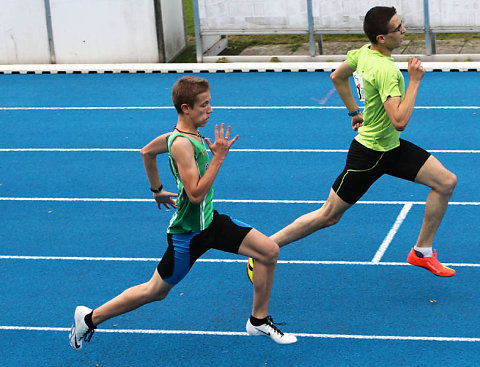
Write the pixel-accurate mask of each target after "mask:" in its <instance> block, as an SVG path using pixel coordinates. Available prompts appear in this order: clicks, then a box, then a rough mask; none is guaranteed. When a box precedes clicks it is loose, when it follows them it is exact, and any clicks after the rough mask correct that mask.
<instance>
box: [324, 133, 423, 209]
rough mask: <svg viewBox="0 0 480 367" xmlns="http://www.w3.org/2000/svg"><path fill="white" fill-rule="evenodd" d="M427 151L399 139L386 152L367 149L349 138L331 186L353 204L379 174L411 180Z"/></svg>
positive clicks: (341, 196) (421, 164)
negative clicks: (340, 168) (340, 166)
mask: <svg viewBox="0 0 480 367" xmlns="http://www.w3.org/2000/svg"><path fill="white" fill-rule="evenodd" d="M428 157H430V153H428V152H427V151H426V150H424V149H422V148H420V147H418V146H417V145H415V144H413V143H410V142H409V141H406V140H403V139H400V146H398V147H397V148H394V149H392V150H389V151H387V152H378V151H376V150H372V149H369V148H367V147H365V146H364V145H362V144H360V143H359V142H358V141H356V140H355V139H353V141H352V144H351V145H350V149H349V150H348V155H347V161H346V164H345V168H344V170H343V172H342V173H341V174H340V175H339V176H338V177H337V179H336V180H335V182H334V184H333V186H332V189H333V190H334V191H335V192H336V194H337V195H338V196H339V197H340V198H341V199H342V200H343V201H345V202H347V203H349V204H355V203H356V202H357V201H358V200H359V199H360V198H361V197H362V196H363V194H365V193H366V192H367V190H368V189H369V188H370V186H372V184H373V183H374V182H375V181H376V180H378V179H379V178H380V177H381V176H382V175H383V174H387V175H390V176H394V177H398V178H401V179H404V180H408V181H414V180H415V177H417V174H418V171H420V168H422V166H423V165H424V163H425V162H426V161H427V159H428Z"/></svg>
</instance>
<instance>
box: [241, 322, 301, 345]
mask: <svg viewBox="0 0 480 367" xmlns="http://www.w3.org/2000/svg"><path fill="white" fill-rule="evenodd" d="M246 329H247V334H248V335H264V336H268V337H270V338H271V339H272V340H273V341H274V342H275V343H278V344H292V343H296V342H297V337H296V336H295V335H292V334H287V333H284V332H283V331H282V330H280V329H279V328H278V327H277V326H276V325H275V323H274V322H273V320H272V316H267V321H266V322H265V323H264V324H262V325H260V326H254V325H252V323H251V322H250V318H249V319H248V321H247V325H246Z"/></svg>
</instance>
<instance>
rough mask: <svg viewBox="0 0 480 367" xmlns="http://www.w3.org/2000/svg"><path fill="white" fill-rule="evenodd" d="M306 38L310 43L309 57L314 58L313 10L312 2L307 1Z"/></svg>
mask: <svg viewBox="0 0 480 367" xmlns="http://www.w3.org/2000/svg"><path fill="white" fill-rule="evenodd" d="M307 13H308V37H309V41H310V56H315V35H314V34H313V8H312V0H307Z"/></svg>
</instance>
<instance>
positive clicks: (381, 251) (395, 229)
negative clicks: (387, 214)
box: [372, 203, 413, 264]
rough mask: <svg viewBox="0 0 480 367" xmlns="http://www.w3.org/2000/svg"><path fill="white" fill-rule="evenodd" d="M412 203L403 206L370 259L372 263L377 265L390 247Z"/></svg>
mask: <svg viewBox="0 0 480 367" xmlns="http://www.w3.org/2000/svg"><path fill="white" fill-rule="evenodd" d="M412 205H413V204H412V203H407V204H405V205H404V206H403V208H402V210H401V211H400V214H398V217H397V219H396V220H395V223H393V226H392V228H390V231H389V232H388V234H387V236H386V237H385V239H384V240H383V242H382V244H381V245H380V247H379V248H378V250H377V253H376V254H375V256H374V257H373V259H372V263H374V264H378V263H379V262H380V260H381V259H382V257H383V255H384V254H385V251H387V249H388V246H390V243H391V242H392V240H393V238H394V237H395V235H396V234H397V232H398V229H399V228H400V226H401V225H402V223H403V221H404V220H405V218H406V217H407V215H408V212H409V211H410V209H412Z"/></svg>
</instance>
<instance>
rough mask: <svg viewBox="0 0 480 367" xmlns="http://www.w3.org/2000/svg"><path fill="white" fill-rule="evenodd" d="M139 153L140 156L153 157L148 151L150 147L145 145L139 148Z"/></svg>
mask: <svg viewBox="0 0 480 367" xmlns="http://www.w3.org/2000/svg"><path fill="white" fill-rule="evenodd" d="M140 154H141V156H142V158H146V157H153V156H154V154H152V152H151V151H150V149H148V148H147V147H143V148H142V149H141V150H140Z"/></svg>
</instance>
